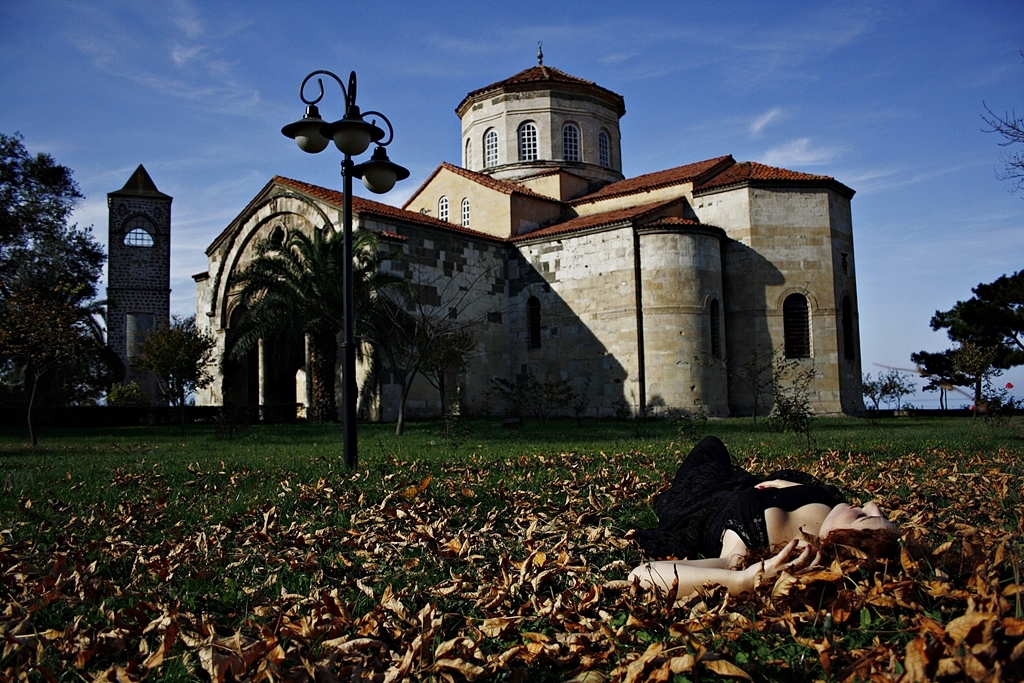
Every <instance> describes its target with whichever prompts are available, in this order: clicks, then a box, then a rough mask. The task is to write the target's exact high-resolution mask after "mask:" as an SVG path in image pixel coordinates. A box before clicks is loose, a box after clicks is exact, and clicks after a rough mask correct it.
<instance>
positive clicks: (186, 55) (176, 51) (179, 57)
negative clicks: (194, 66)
mask: <svg viewBox="0 0 1024 683" xmlns="http://www.w3.org/2000/svg"><path fill="white" fill-rule="evenodd" d="M202 52H203V48H202V47H200V46H199V45H190V46H188V47H185V46H183V45H175V46H174V47H173V48H172V49H171V59H173V60H174V63H175V64H177V65H178V66H184V65H185V64H186V63H188V62H190V61H192V60H193V59H195V58H196V56H198V55H199V54H201V53H202Z"/></svg>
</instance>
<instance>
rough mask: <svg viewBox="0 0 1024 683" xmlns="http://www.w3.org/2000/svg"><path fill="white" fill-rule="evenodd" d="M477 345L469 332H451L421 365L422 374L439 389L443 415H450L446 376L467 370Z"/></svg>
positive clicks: (438, 393)
mask: <svg viewBox="0 0 1024 683" xmlns="http://www.w3.org/2000/svg"><path fill="white" fill-rule="evenodd" d="M475 345H476V340H475V339H474V338H473V335H472V333H470V332H469V331H468V330H462V329H455V330H451V332H449V333H448V334H445V335H442V338H441V339H439V340H438V343H436V344H434V345H433V346H432V348H431V350H430V351H429V352H428V353H427V354H426V356H425V357H424V359H423V363H422V364H421V365H420V372H421V373H423V376H424V377H426V378H427V381H428V382H430V383H431V384H432V385H433V387H434V388H435V389H437V395H438V398H439V399H440V400H441V414H442V415H447V414H448V406H447V404H446V400H445V391H446V390H447V388H446V387H445V376H446V375H447V374H448V373H450V372H461V371H463V370H465V369H466V365H467V362H468V361H467V357H468V355H469V353H470V352H471V351H472V350H473V347H474V346H475Z"/></svg>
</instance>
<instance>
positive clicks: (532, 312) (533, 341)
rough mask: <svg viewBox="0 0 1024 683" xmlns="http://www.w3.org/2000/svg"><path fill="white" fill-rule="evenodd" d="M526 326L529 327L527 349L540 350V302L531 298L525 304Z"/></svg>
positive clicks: (535, 298)
mask: <svg viewBox="0 0 1024 683" xmlns="http://www.w3.org/2000/svg"><path fill="white" fill-rule="evenodd" d="M526 324H527V326H528V327H529V332H530V338H529V347H530V348H531V349H539V348H540V301H538V300H537V297H535V296H531V297H530V298H529V300H528V301H527V302H526Z"/></svg>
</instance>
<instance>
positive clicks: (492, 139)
mask: <svg viewBox="0 0 1024 683" xmlns="http://www.w3.org/2000/svg"><path fill="white" fill-rule="evenodd" d="M497 165H498V131H496V130H494V129H493V128H491V129H490V130H489V131H487V132H486V133H484V166H486V167H487V168H490V167H491V166H497Z"/></svg>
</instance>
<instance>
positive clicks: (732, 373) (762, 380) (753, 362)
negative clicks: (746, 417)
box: [728, 349, 774, 429]
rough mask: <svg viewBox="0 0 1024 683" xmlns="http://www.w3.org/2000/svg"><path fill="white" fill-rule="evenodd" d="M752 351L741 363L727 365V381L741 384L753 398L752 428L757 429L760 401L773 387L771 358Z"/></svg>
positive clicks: (756, 350) (755, 350) (757, 351)
mask: <svg viewBox="0 0 1024 683" xmlns="http://www.w3.org/2000/svg"><path fill="white" fill-rule="evenodd" d="M759 351H760V349H754V350H753V351H751V352H750V355H749V356H748V357H747V358H746V359H745V360H744V361H743V362H742V363H737V364H735V365H733V364H732V363H729V365H728V368H729V379H730V380H731V381H732V382H733V384H741V385H743V386H745V387H747V388H748V389H749V390H750V393H751V394H752V395H753V397H754V428H755V429H756V428H757V414H758V412H759V408H760V406H761V401H762V400H763V399H764V398H765V397H766V396H767V395H768V394H769V393H770V392H771V390H772V388H773V386H774V384H773V383H774V374H773V368H772V365H773V364H772V358H771V356H768V355H762V354H761V353H759Z"/></svg>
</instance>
